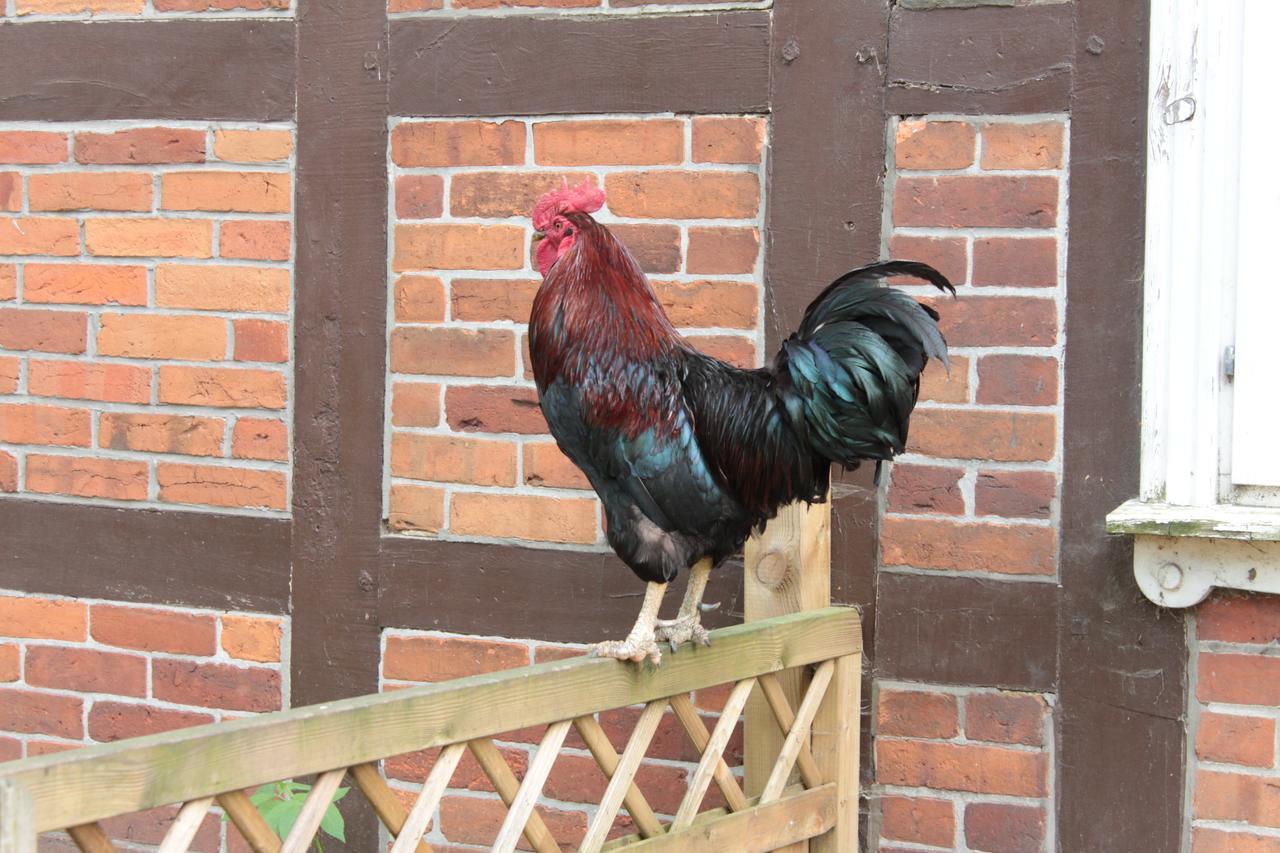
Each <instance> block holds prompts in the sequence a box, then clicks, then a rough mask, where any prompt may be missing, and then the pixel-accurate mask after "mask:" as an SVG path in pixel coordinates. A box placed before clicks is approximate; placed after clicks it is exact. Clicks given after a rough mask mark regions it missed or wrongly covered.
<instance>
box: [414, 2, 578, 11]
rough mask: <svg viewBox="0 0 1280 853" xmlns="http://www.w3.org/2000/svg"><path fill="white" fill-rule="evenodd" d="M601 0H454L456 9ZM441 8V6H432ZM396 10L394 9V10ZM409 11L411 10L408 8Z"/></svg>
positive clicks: (570, 5)
mask: <svg viewBox="0 0 1280 853" xmlns="http://www.w3.org/2000/svg"><path fill="white" fill-rule="evenodd" d="M599 5H600V0H454V4H453V7H454V8H455V9H498V8H506V7H514V8H520V7H526V8H527V7H538V8H545V9H570V8H575V7H584V6H599ZM430 8H439V7H430ZM393 11H394V10H393ZM406 11H409V10H406Z"/></svg>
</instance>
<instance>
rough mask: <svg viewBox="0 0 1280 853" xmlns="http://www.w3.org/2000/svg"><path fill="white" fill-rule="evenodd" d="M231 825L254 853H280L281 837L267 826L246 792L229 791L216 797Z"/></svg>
mask: <svg viewBox="0 0 1280 853" xmlns="http://www.w3.org/2000/svg"><path fill="white" fill-rule="evenodd" d="M216 799H217V801H218V805H219V806H221V807H222V810H223V811H224V812H226V813H227V817H228V818H230V819H231V823H232V824H234V825H235V828H236V829H238V830H239V831H240V835H241V836H243V837H244V840H245V841H247V842H248V843H249V846H250V847H252V848H253V853H278V851H279V850H280V837H279V836H278V835H276V834H275V832H273V831H272V830H271V827H270V826H268V825H267V821H266V818H264V817H263V816H262V813H261V812H259V811H258V807H257V806H255V805H254V804H253V801H252V800H250V799H249V795H248V794H246V793H245V792H244V791H227V792H226V793H225V794H219V795H218V796H217V797H216Z"/></svg>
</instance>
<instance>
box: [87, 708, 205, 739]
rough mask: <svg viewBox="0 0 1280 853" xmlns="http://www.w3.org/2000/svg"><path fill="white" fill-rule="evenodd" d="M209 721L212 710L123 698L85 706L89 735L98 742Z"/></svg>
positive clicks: (139, 735) (202, 723)
mask: <svg viewBox="0 0 1280 853" xmlns="http://www.w3.org/2000/svg"><path fill="white" fill-rule="evenodd" d="M212 722H214V717H213V715H212V714H203V713H199V712H197V711H172V710H169V709H167V708H153V707H150V706H147V705H133V704H126V703H124V702H94V703H93V707H92V708H90V709H89V737H91V738H93V739H94V740H96V741H98V742H99V743H110V742H112V741H117V740H124V739H125V738H131V737H142V736H143V735H153V734H158V733H159V732H168V731H173V730H174V729H185V728H190V727H191V726H200V725H204V724H206V723H212Z"/></svg>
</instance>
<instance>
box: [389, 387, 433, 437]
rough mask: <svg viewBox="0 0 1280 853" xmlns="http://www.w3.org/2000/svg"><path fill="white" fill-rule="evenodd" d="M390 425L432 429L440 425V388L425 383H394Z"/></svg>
mask: <svg viewBox="0 0 1280 853" xmlns="http://www.w3.org/2000/svg"><path fill="white" fill-rule="evenodd" d="M391 423H392V424H394V425H395V426H410V427H413V426H416V427H433V426H437V425H438V424H439V423H440V386H439V385H435V384H431V383H426V382H395V383H393V384H392V386H391Z"/></svg>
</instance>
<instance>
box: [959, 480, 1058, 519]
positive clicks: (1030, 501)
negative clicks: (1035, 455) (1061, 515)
mask: <svg viewBox="0 0 1280 853" xmlns="http://www.w3.org/2000/svg"><path fill="white" fill-rule="evenodd" d="M1057 490H1058V478H1057V477H1056V476H1054V475H1053V474H1052V473H1050V472H1048V471H979V472H978V479H977V482H976V484H975V485H974V503H975V507H974V513H975V514H976V515H998V516H1003V517H1004V518H1049V516H1050V513H1051V512H1052V507H1053V497H1054V495H1055V494H1056V493H1057Z"/></svg>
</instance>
